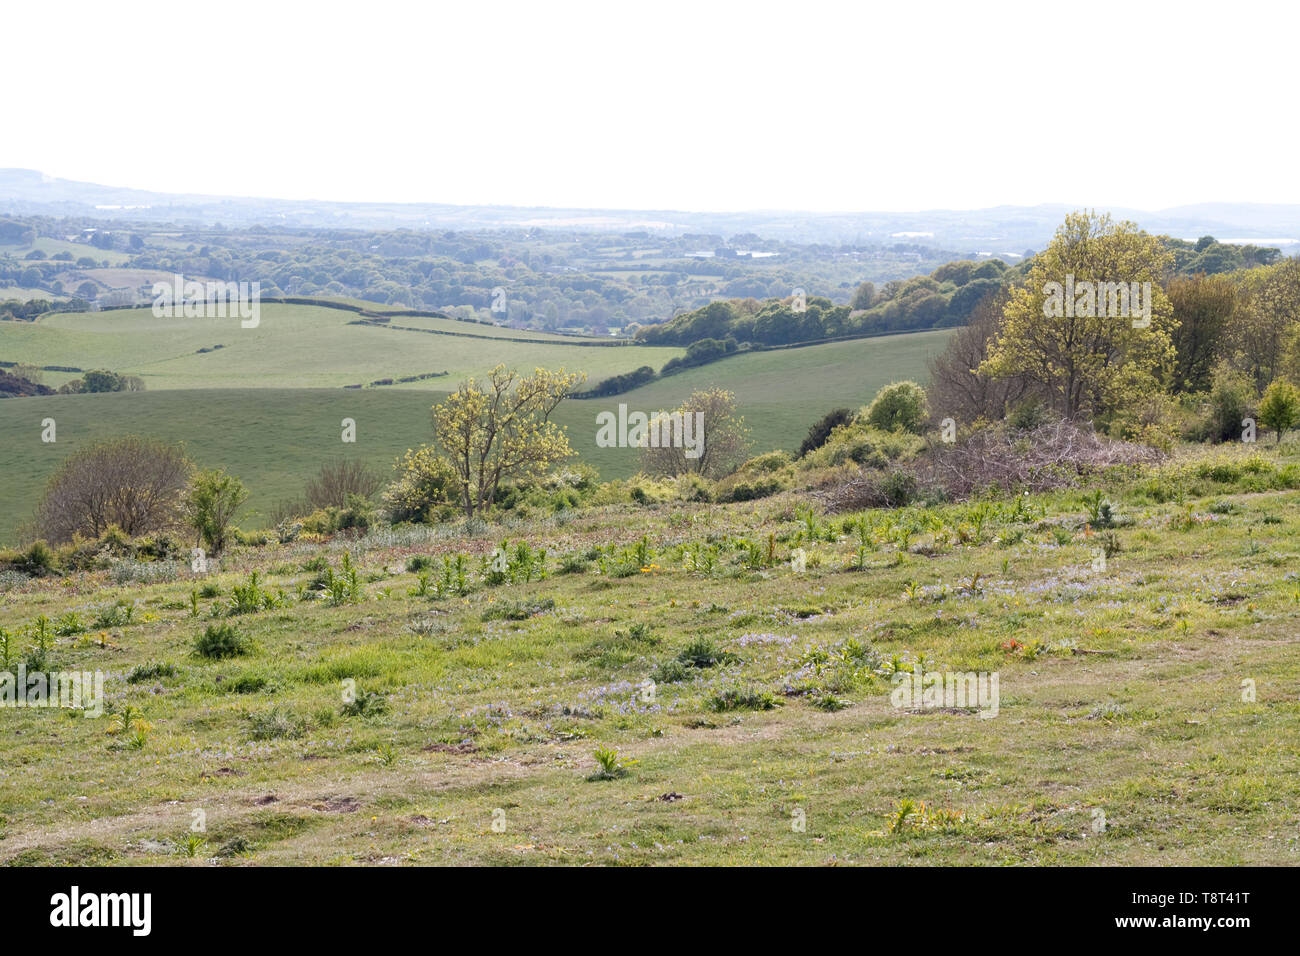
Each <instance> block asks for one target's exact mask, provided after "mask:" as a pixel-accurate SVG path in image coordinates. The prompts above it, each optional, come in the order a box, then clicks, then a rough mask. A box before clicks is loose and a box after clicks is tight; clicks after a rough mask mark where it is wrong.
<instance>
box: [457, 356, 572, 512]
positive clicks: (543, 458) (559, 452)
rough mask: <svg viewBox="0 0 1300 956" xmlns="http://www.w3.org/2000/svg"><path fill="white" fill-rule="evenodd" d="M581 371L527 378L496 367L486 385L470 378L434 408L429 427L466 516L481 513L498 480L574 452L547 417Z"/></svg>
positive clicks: (542, 372) (532, 472)
mask: <svg viewBox="0 0 1300 956" xmlns="http://www.w3.org/2000/svg"><path fill="white" fill-rule="evenodd" d="M583 381H586V376H585V375H582V374H581V373H568V372H565V370H564V369H560V370H559V371H558V372H551V371H548V370H546V369H543V368H538V369H534V370H533V374H532V375H530V376H523V375H520V373H519V372H517V371H515V370H514V369H507V368H506V367H505V366H504V365H498V366H497V367H496V368H494V369H493V370H492V371H491V372H490V373H489V374H488V378H487V380H486V381H485V382H483V383H481V384H480V383H479V382H477V381H476V380H474V379H472V378H471V379H469V380H467V381H465V382H464V383H462V384H461V386H460V387H459V388H458V389H456V391H455V392H453V393H452V394H451V395H449V396H448V397H447V400H446V401H444V402H442V403H440V404H438V405H435V406H433V427H434V431H435V433H436V436H437V439H438V443H439V445H441V446H442V450H443V452H444V454H446V456H447V459H448V461H449V462H450V463H451V467H452V468H453V469H454V470H455V472H456V476H457V479H458V484H459V486H460V488H459V491H460V499H461V504H462V507H463V508H464V511H465V515H466V517H472V516H473V515H474V514H476V513H480V512H482V511H484V510H485V509H486V508H487V506H488V505H489V504H491V502H492V500H493V498H494V497H495V496H496V493H497V489H498V488H499V487H500V485H501V481H502V479H507V478H525V477H532V476H536V475H540V474H543V473H545V472H546V470H547V469H549V468H550V467H551V466H552V465H554V464H555V463H556V462H559V461H563V460H564V459H566V458H571V457H572V456H573V455H574V454H575V452H574V451H573V449H572V448H571V447H570V446H569V439H568V437H567V436H566V435H565V434H564V429H562V428H561V427H560V426H559V425H557V424H556V423H555V422H552V421H551V420H550V417H551V413H552V412H554V411H555V407H556V406H557V405H559V404H560V402H561V401H563V400H564V399H565V398H566V397H568V395H569V394H570V393H571V392H572V391H573V389H574V387H575V386H576V385H578V384H579V383H581V382H583Z"/></svg>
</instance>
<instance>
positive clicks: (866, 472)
mask: <svg viewBox="0 0 1300 956" xmlns="http://www.w3.org/2000/svg"><path fill="white" fill-rule="evenodd" d="M1164 457H1165V456H1164V454H1163V453H1162V452H1160V451H1158V450H1156V449H1154V448H1150V447H1148V446H1146V445H1137V444H1133V443H1131V442H1124V441H1116V440H1115V439H1113V438H1107V437H1106V436H1104V435H1099V434H1097V433H1096V432H1095V431H1093V430H1092V429H1091V428H1089V427H1088V426H1086V425H1079V424H1076V423H1074V422H1068V421H1058V422H1052V423H1049V424H1045V425H1040V426H1038V427H1037V428H1034V429H1030V430H1027V431H1015V430H1013V429H1008V428H1003V427H990V428H982V429H979V430H977V431H975V432H974V433H972V434H971V435H970V436H969V437H968V438H967V439H965V440H964V441H962V442H958V443H955V444H951V445H946V444H933V445H931V446H930V447H929V448H928V449H927V450H926V451H925V452H923V453H922V454H921V455H920V456H919V457H918V458H917V459H916V460H915V461H914V462H911V463H910V464H908V465H906V466H896V467H895V468H892V469H890V470H887V471H876V470H872V469H863V470H862V472H861V473H860V474H858V475H855V476H854V477H852V478H850V479H848V480H847V481H844V482H842V483H841V484H839V485H837V486H835V487H833V488H831V489H829V490H828V491H826V492H825V493H824V494H823V495H822V498H823V500H824V501H825V502H826V506H827V507H828V508H829V509H830V510H832V511H853V510H859V509H862V508H879V507H890V506H896V505H898V504H903V503H906V500H910V498H915V497H921V498H924V497H928V496H937V497H943V498H946V499H948V500H950V501H959V500H961V499H964V498H969V497H970V496H971V495H973V494H976V493H978V492H980V491H983V490H984V489H988V488H999V489H1001V490H1003V491H1030V492H1042V491H1050V490H1052V489H1054V488H1066V487H1070V486H1072V485H1075V484H1077V483H1078V481H1079V479H1080V478H1082V477H1084V476H1086V475H1092V474H1096V473H1098V472H1100V471H1102V470H1104V469H1108V468H1113V467H1116V466H1125V465H1128V466H1131V465H1148V464H1154V463H1156V462H1158V461H1160V460H1162V459H1163V458H1164Z"/></svg>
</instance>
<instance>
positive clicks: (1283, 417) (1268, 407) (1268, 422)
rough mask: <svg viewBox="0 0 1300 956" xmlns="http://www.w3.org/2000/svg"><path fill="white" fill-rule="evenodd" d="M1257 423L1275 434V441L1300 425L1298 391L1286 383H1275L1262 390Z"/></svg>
mask: <svg viewBox="0 0 1300 956" xmlns="http://www.w3.org/2000/svg"><path fill="white" fill-rule="evenodd" d="M1259 423H1260V424H1261V425H1263V426H1264V427H1265V428H1271V429H1273V431H1274V432H1276V434H1277V441H1278V442H1279V443H1280V442H1281V441H1282V436H1283V435H1284V434H1286V433H1287V432H1288V431H1289V430H1291V429H1292V428H1295V427H1296V426H1297V425H1300V390H1297V389H1296V387H1295V386H1294V385H1291V384H1288V383H1287V382H1282V381H1277V382H1274V383H1273V384H1271V385H1270V386H1269V387H1268V388H1266V389H1265V390H1264V397H1263V398H1261V399H1260V400H1259Z"/></svg>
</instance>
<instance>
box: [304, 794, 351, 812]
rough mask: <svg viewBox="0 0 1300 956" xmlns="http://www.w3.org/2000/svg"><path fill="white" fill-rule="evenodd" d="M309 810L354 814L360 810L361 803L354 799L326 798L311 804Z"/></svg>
mask: <svg viewBox="0 0 1300 956" xmlns="http://www.w3.org/2000/svg"><path fill="white" fill-rule="evenodd" d="M311 808H312V809H313V810H320V811H322V812H324V813H356V812H357V811H358V810H360V809H361V801H360V800H358V799H357V798H356V797H326V798H325V799H324V800H319V801H317V802H316V803H313V804H311Z"/></svg>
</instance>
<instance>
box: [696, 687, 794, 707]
mask: <svg viewBox="0 0 1300 956" xmlns="http://www.w3.org/2000/svg"><path fill="white" fill-rule="evenodd" d="M705 703H706V705H707V706H708V708H709V709H710V710H716V711H727V710H772V709H773V708H775V707H776V706H777V704H778V703H779V702H778V701H777V699H776V698H775V697H774V696H773V695H772V694H771V692H770V691H765V690H757V689H755V688H752V687H750V688H741V687H731V688H727V689H725V690H721V691H718V692H717V693H715V694H712V695H711V696H710V697H709V699H708V700H707V701H706V702H705Z"/></svg>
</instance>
